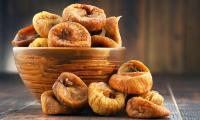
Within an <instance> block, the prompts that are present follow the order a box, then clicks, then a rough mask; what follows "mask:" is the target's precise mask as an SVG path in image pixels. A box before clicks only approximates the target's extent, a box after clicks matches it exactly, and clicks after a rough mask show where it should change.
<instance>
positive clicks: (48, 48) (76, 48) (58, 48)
mask: <svg viewBox="0 0 200 120" xmlns="http://www.w3.org/2000/svg"><path fill="white" fill-rule="evenodd" d="M19 49H28V50H125V49H126V47H117V48H103V47H88V48H86V47H13V50H19Z"/></svg>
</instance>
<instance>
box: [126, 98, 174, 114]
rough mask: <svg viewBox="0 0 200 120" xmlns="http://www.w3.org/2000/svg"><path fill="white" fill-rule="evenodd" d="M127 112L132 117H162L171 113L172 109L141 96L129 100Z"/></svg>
mask: <svg viewBox="0 0 200 120" xmlns="http://www.w3.org/2000/svg"><path fill="white" fill-rule="evenodd" d="M126 112H127V114H128V116H129V117H132V118H160V117H165V116H168V115H169V114H170V111H169V110H168V109H167V108H165V107H163V106H159V105H157V104H154V103H153V102H151V101H148V100H146V99H144V98H141V97H133V98H131V99H130V100H128V102H127V105H126Z"/></svg>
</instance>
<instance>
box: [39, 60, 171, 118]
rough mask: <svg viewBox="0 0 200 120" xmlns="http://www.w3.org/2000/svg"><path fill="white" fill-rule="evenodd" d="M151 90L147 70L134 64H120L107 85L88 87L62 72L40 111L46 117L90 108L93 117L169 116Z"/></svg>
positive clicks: (158, 97) (102, 83)
mask: <svg viewBox="0 0 200 120" xmlns="http://www.w3.org/2000/svg"><path fill="white" fill-rule="evenodd" d="M152 86H153V81H152V76H151V73H150V71H149V69H148V68H147V67H146V66H145V65H144V64H143V63H142V62H140V61H137V60H130V61H128V62H126V63H124V64H122V65H121V66H120V68H119V69H118V72H117V73H116V74H113V75H112V76H111V77H110V79H109V81H108V84H107V83H105V82H93V83H90V84H89V86H87V85H86V84H85V83H84V82H83V81H82V80H81V79H80V78H79V77H78V76H76V75H75V74H73V73H69V72H63V73H61V74H60V76H59V77H58V79H57V81H56V82H55V83H54V85H53V87H52V90H50V91H45V92H44V93H43V94H42V95H41V104H42V111H43V112H44V113H45V114H74V113H78V112H80V111H81V110H83V109H84V108H87V107H88V106H90V107H91V109H92V111H93V112H94V113H96V114H99V115H113V114H116V113H118V112H120V111H123V110H124V108H125V107H126V112H127V114H128V116H129V117H132V118H160V117H165V116H168V115H169V114H170V111H169V110H168V109H167V108H165V107H164V105H163V104H164V98H163V97H162V96H161V95H160V94H159V93H158V92H157V91H154V90H151V88H152ZM127 96H129V97H127ZM130 96H131V97H130ZM128 98H129V99H128ZM126 101H127V102H126Z"/></svg>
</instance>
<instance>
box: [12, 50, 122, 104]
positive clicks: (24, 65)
mask: <svg viewBox="0 0 200 120" xmlns="http://www.w3.org/2000/svg"><path fill="white" fill-rule="evenodd" d="M13 52H14V58H15V63H16V66H17V70H18V72H19V75H20V77H21V79H22V80H23V82H24V84H25V86H26V87H27V88H28V89H29V90H30V91H31V93H32V94H33V95H34V96H35V97H36V98H37V100H39V101H40V95H41V94H42V93H43V92H44V91H46V90H50V89H52V85H53V83H54V82H55V80H57V78H58V76H59V75H60V73H61V72H66V71H67V72H72V73H74V74H76V75H78V76H79V77H80V78H81V79H82V80H83V81H84V82H85V83H86V84H89V83H91V82H95V81H104V82H107V81H108V79H109V77H110V76H111V75H112V74H113V73H115V72H116V71H117V69H118V67H119V65H120V64H121V62H123V60H124V55H125V48H124V47H121V48H64V47H43V48H42V47H41V48H28V47H14V48H13Z"/></svg>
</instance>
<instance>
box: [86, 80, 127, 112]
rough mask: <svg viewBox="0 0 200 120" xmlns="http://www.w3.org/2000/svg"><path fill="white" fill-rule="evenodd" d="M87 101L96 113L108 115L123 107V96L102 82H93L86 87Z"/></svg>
mask: <svg viewBox="0 0 200 120" xmlns="http://www.w3.org/2000/svg"><path fill="white" fill-rule="evenodd" d="M88 102H89V105H90V107H91V108H92V110H93V112H95V113H96V114H99V115H110V114H115V113H117V112H119V111H120V110H122V109H123V107H124V105H125V96H124V94H123V93H120V92H116V91H114V90H112V89H111V88H110V87H109V86H108V85H107V84H106V83H104V82H93V83H91V84H90V85H89V87H88Z"/></svg>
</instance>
